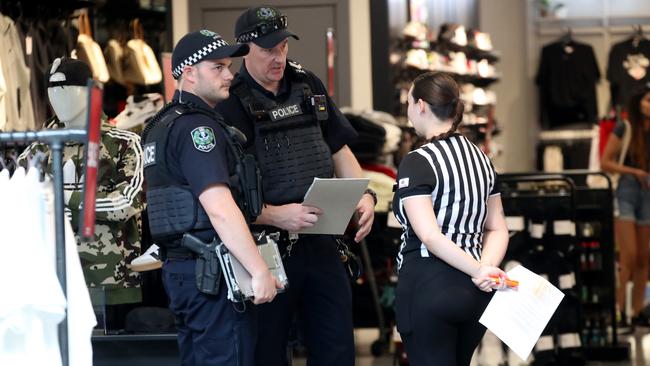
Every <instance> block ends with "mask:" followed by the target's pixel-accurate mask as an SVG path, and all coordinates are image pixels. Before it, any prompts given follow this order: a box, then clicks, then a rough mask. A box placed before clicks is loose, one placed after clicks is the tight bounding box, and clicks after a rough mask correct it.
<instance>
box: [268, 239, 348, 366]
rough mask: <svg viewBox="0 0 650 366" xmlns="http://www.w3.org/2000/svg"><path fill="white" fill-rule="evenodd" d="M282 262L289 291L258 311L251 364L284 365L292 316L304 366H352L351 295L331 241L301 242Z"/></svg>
mask: <svg viewBox="0 0 650 366" xmlns="http://www.w3.org/2000/svg"><path fill="white" fill-rule="evenodd" d="M283 262H284V266H285V270H286V272H287V277H288V278H289V288H288V291H287V292H285V293H282V294H278V296H276V298H275V299H274V300H273V301H272V302H271V303H268V304H263V305H258V306H257V316H258V330H259V333H258V339H257V348H256V352H255V364H256V365H259V366H262V365H263V366H284V365H287V340H288V336H289V330H290V327H291V325H292V323H293V319H294V314H297V315H298V325H299V328H300V329H299V331H300V334H301V335H302V336H303V338H302V339H303V340H304V342H305V346H306V348H307V353H308V356H307V357H308V361H307V364H308V365H310V366H333V365H336V366H352V365H354V336H353V330H352V292H351V289H350V280H349V278H348V276H347V274H346V272H345V269H344V267H343V263H341V260H340V257H339V254H338V252H337V250H336V242H335V241H334V239H333V238H332V237H330V236H313V237H312V236H309V237H307V238H305V239H303V238H301V239H300V240H299V241H298V242H297V243H296V244H295V245H294V246H293V249H292V250H291V256H290V257H286V258H285V259H284V261H283Z"/></svg>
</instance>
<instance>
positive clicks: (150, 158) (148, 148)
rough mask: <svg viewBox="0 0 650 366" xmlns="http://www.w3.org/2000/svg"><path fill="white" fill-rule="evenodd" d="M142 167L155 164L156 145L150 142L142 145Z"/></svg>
mask: <svg viewBox="0 0 650 366" xmlns="http://www.w3.org/2000/svg"><path fill="white" fill-rule="evenodd" d="M143 152H144V167H145V168H146V167H148V166H151V165H155V164H156V143H155V142H150V143H148V144H145V145H144V151H143Z"/></svg>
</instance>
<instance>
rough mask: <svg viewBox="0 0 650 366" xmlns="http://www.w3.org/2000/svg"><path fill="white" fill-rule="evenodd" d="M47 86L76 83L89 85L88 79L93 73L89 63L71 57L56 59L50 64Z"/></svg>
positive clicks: (77, 84)
mask: <svg viewBox="0 0 650 366" xmlns="http://www.w3.org/2000/svg"><path fill="white" fill-rule="evenodd" d="M46 76H47V87H48V88H51V87H55V86H65V85H76V86H86V85H88V79H92V77H93V74H92V72H91V71H90V66H88V64H87V63H85V62H83V61H80V60H76V59H73V58H69V57H60V58H57V59H55V60H54V61H53V62H52V64H51V65H50V67H49V69H48V73H47V75H46Z"/></svg>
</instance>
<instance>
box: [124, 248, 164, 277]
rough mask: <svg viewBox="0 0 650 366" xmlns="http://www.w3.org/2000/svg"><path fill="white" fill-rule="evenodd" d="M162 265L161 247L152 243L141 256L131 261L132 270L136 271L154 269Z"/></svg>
mask: <svg viewBox="0 0 650 366" xmlns="http://www.w3.org/2000/svg"><path fill="white" fill-rule="evenodd" d="M161 267H162V261H161V260H160V248H158V246H157V245H156V244H152V245H151V246H150V247H149V249H147V251H145V252H144V254H142V255H141V256H139V257H138V258H136V259H134V260H132V261H131V270H133V271H135V272H145V271H152V270H154V269H158V268H161Z"/></svg>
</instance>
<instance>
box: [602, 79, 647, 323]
mask: <svg viewBox="0 0 650 366" xmlns="http://www.w3.org/2000/svg"><path fill="white" fill-rule="evenodd" d="M627 112H628V121H629V124H627V126H629V128H631V130H630V131H626V129H627V127H626V124H624V123H622V122H621V123H619V124H617V125H616V127H615V128H614V131H613V133H611V134H610V136H609V138H608V140H607V144H606V145H605V151H604V152H603V157H602V160H601V168H602V169H603V170H604V171H606V172H610V173H618V174H620V178H619V180H618V187H617V189H616V192H615V194H614V196H615V207H616V209H615V212H614V214H615V217H616V219H615V231H616V241H617V243H618V249H619V257H618V263H619V283H618V288H617V291H616V303H617V306H618V310H619V311H621V312H624V311H625V303H626V296H625V295H626V292H627V291H626V290H627V283H628V281H630V280H631V281H632V284H633V287H632V325H635V326H646V327H647V326H649V325H650V323H649V321H648V318H647V317H646V315H645V314H643V312H642V310H643V300H644V298H645V291H646V284H647V282H648V261H649V260H650V174H649V173H648V172H649V171H650V156H649V155H650V83H648V84H646V86H645V87H644V88H642V89H641V90H639V91H638V92H636V93H634V95H632V96H631V97H630V99H629V101H628V110H627ZM626 133H629V134H630V136H631V137H630V140H629V141H630V142H629V147H628V148H627V151H625V152H623V151H622V150H623V149H624V145H625V144H624V143H623V141H624V136H625V134H626ZM621 153H625V154H626V155H625V158H624V160H623V164H619V156H620V155H621Z"/></svg>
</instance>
